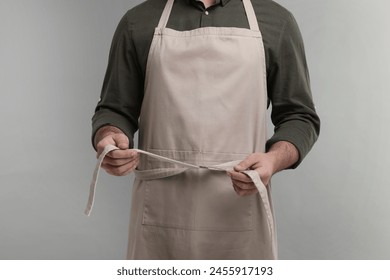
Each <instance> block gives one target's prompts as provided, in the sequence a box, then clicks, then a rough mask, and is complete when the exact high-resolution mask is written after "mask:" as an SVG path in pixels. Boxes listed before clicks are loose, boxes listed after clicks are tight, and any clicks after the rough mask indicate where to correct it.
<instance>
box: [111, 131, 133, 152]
mask: <svg viewBox="0 0 390 280" xmlns="http://www.w3.org/2000/svg"><path fill="white" fill-rule="evenodd" d="M112 139H113V140H114V141H115V146H117V147H118V148H119V149H121V150H126V149H128V148H129V138H128V137H127V136H126V135H125V134H123V133H117V134H114V135H113V136H112Z"/></svg>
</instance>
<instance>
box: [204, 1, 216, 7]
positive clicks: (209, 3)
mask: <svg viewBox="0 0 390 280" xmlns="http://www.w3.org/2000/svg"><path fill="white" fill-rule="evenodd" d="M202 2H203V4H204V6H205V7H206V9H207V8H208V7H210V6H212V5H214V4H215V3H216V0H202Z"/></svg>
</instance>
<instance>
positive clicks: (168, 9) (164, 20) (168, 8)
mask: <svg viewBox="0 0 390 280" xmlns="http://www.w3.org/2000/svg"><path fill="white" fill-rule="evenodd" d="M173 2H174V0H168V1H167V3H166V4H165V8H164V11H163V13H162V14H161V17H160V21H159V23H158V26H157V28H159V29H161V28H165V27H166V26H167V23H168V19H169V15H170V14H171V11H172V7H173Z"/></svg>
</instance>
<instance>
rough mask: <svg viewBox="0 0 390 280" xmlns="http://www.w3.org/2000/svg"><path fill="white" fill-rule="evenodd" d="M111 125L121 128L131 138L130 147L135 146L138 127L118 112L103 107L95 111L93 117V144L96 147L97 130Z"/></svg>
mask: <svg viewBox="0 0 390 280" xmlns="http://www.w3.org/2000/svg"><path fill="white" fill-rule="evenodd" d="M106 125H111V126H115V127H117V128H119V129H120V130H121V131H122V132H123V133H124V134H125V135H126V136H127V138H129V148H130V149H131V148H133V147H134V141H133V137H134V133H135V131H136V129H135V128H134V127H133V126H132V125H131V123H130V122H129V120H128V119H127V118H125V117H124V116H122V115H120V114H117V113H115V112H113V111H109V110H105V109H101V110H99V111H97V112H95V115H94V116H93V117H92V137H91V141H92V146H93V147H94V148H95V149H96V147H95V145H94V139H95V135H96V132H97V131H98V130H99V128H101V127H103V126H106Z"/></svg>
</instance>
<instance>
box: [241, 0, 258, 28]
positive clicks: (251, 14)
mask: <svg viewBox="0 0 390 280" xmlns="http://www.w3.org/2000/svg"><path fill="white" fill-rule="evenodd" d="M242 2H243V3H244V8H245V13H246V16H247V18H248V22H249V28H250V30H252V31H260V29H259V24H258V22H257V18H256V14H255V10H254V9H253V5H252V2H251V0H242Z"/></svg>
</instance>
